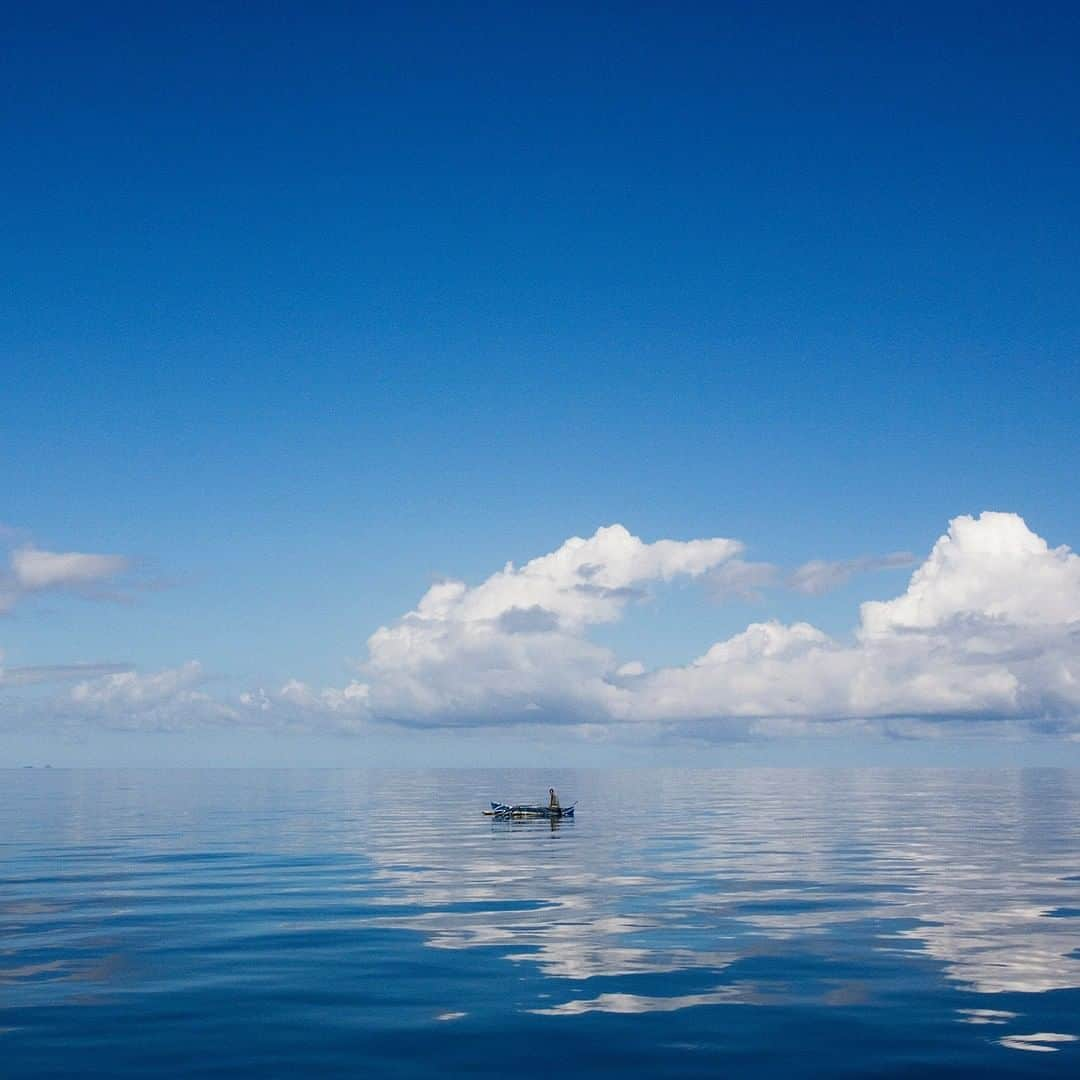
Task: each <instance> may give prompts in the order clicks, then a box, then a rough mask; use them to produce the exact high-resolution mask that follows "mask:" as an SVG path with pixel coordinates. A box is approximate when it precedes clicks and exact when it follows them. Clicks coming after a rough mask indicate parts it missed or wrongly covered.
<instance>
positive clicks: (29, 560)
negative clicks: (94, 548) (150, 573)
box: [0, 543, 131, 612]
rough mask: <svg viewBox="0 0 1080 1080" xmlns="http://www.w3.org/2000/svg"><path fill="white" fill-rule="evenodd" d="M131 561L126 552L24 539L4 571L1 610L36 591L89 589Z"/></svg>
mask: <svg viewBox="0 0 1080 1080" xmlns="http://www.w3.org/2000/svg"><path fill="white" fill-rule="evenodd" d="M130 565H131V563H130V560H129V559H127V558H125V557H124V556H123V555H92V554H86V553H84V552H81V551H44V550H43V549H41V548H39V547H35V546H34V544H32V543H24V544H22V545H21V546H19V547H17V548H15V549H14V550H12V551H11V552H10V553H9V555H8V571H7V573H5V574H0V612H4V611H8V610H10V609H11V608H13V607H14V606H15V604H17V603H18V602H19V600H20V599H22V598H23V597H24V596H27V595H30V594H32V593H42V592H48V591H52V590H63V589H68V590H78V591H82V592H87V591H88V590H90V589H92V588H93V587H95V586H97V587H100V586H102V585H104V584H106V583H108V582H111V581H113V580H114V579H115V578H116V577H118V576H119V575H121V574H123V573H124V572H125V571H127V570H128V569H129V568H130Z"/></svg>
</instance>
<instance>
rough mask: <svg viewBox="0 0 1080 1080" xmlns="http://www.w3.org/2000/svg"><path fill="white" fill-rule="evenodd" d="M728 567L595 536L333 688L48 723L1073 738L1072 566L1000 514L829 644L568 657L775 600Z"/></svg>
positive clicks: (1076, 644) (149, 681)
mask: <svg viewBox="0 0 1080 1080" xmlns="http://www.w3.org/2000/svg"><path fill="white" fill-rule="evenodd" d="M742 552H743V545H742V544H741V543H739V542H738V541H735V540H731V539H723V538H713V539H701V540H690V541H676V540H659V541H656V542H655V543H646V542H644V541H642V540H641V539H640V538H638V537H636V536H634V535H633V534H631V533H630V532H629V531H628V530H627V529H625V528H624V527H623V526H621V525H612V526H608V527H605V528H601V529H598V530H597V532H596V533H595V534H594V535H593V536H591V537H589V538H587V539H582V538H579V537H573V538H571V539H569V540H567V541H566V542H565V543H564V544H562V545H561V546H560V547H559V548H558V549H556V550H555V551H553V552H550V553H549V554H547V555H543V556H540V557H538V558H535V559H533V560H531V561H530V562H527V563H526V564H524V565H523V566H521V567H515V566H513V565H512V564H509V563H508V564H507V565H506V566H505V567H504V568H503V569H502V570H500V571H498V572H496V573H494V574H492V575H491V576H490V577H489V578H487V579H486V580H485V581H483V582H481V583H480V584H478V585H474V586H469V585H467V584H466V583H464V582H462V581H456V580H450V581H442V582H439V583H437V584H435V585H433V586H432V587H431V588H430V589H428V591H427V592H426V593H425V594H424V595H423V597H421V599H420V601H419V603H418V604H417V605H416V607H415V608H414V609H413V610H411V611H409V612H407V613H406V614H405V615H403V616H402V617H401V618H399V619H398V620H396V621H395V622H394V623H392V624H390V625H387V626H383V627H380V628H379V629H377V630H376V631H375V632H374V633H373V634H372V635H371V636H370V637H369V639H368V642H367V658H366V660H365V661H364V662H363V663H362V664H360V665H359V670H358V672H357V677H356V678H355V679H354V680H353V681H352V682H351V683H349V684H348V685H347V686H345V687H343V688H331V689H325V690H317V689H315V688H312V687H310V686H308V685H307V684H305V683H303V682H301V681H298V680H290V681H289V682H287V683H286V684H285V685H284V686H282V687H280V688H279V689H277V690H265V689H257V690H252V691H250V692H248V693H245V694H242V695H241V696H240V697H239V698H238V699H235V700H233V701H231V702H224V701H218V700H215V699H214V698H212V697H210V696H209V695H207V694H206V693H205V692H204V691H203V690H202V689H200V686H201V684H202V682H203V681H204V680H205V676H204V674H203V671H202V668H201V667H200V666H199V665H198V664H195V663H193V662H192V663H189V664H187V665H185V666H183V667H182V668H178V669H175V670H172V671H164V672H157V673H151V674H140V673H137V672H127V671H125V672H115V673H111V674H105V675H101V676H100V677H98V678H94V679H87V680H84V681H82V682H79V683H78V684H76V685H75V686H74V687H73V688H71V689H70V690H69V691H68V692H67V693H66V694H65V695H64V696H63V698H62V701H61V702H58V703H57V704H58V705H60V706H61V707H60V710H59V711H60V712H61V713H63V714H65V715H66V716H68V717H69V719H70V718H77V717H84V718H86V719H87V720H92V721H94V722H97V723H102V724H107V725H114V724H115V725H116V726H124V727H127V726H131V727H137V726H149V727H172V726H177V725H178V724H180V723H183V722H190V720H192V719H200V720H203V721H207V720H209V721H213V722H219V723H241V724H257V725H260V726H270V727H281V728H290V727H297V726H299V727H303V728H305V729H331V730H345V731H363V730H366V729H367V728H368V726H369V725H371V724H397V725H402V726H406V727H410V728H419V729H423V728H467V727H468V728H471V727H482V726H490V727H508V726H512V725H523V724H524V725H527V724H536V725H539V724H544V725H563V726H567V725H570V726H576V727H577V728H578V729H580V730H586V729H587V730H589V731H593V732H597V731H599V732H601V733H603V734H604V735H605V736H614V737H618V736H619V734H623V735H625V736H626V737H630V738H634V739H640V738H653V737H657V736H661V735H663V734H665V733H674V734H687V733H692V734H693V735H695V736H698V737H704V738H708V739H731V738H736V739H738V738H753V737H761V736H780V735H786V734H803V733H816V732H828V731H845V732H851V731H874V732H886V733H889V734H893V735H898V736H904V737H923V736H933V735H935V734H940V733H941V732H942V731H950V732H954V731H956V730H964V731H974V730H978V731H980V732H986V731H999V732H1000V731H1008V732H1010V733H1014V734H1015V733H1018V732H1030V731H1040V732H1046V733H1052V734H1058V735H1063V736H1067V737H1071V738H1077V737H1080V557H1078V556H1077V555H1076V554H1074V553H1073V552H1072V551H1070V550H1069V549H1068V548H1067V547H1057V548H1052V547H1050V546H1049V545H1048V544H1047V543H1046V541H1045V540H1043V539H1042V538H1041V537H1039V536H1038V535H1037V534H1035V533H1034V532H1033V531H1032V530H1031V529H1029V528H1028V526H1027V524H1026V523H1025V522H1024V520H1023V519H1022V518H1021V517H1019V516H1018V515H1016V514H1011V513H998V512H989V511H988V512H984V513H983V514H981V515H980V516H978V517H969V516H961V517H957V518H955V519H953V521H951V522H950V524H949V528H948V531H947V532H946V533H945V534H944V535H943V536H941V537H940V538H939V539H938V541H937V542H936V544H935V545H934V547H933V549H932V550H931V552H930V554H929V555H928V556H927V558H926V559H925V560H924V561H923V562H922V563H921V565H919V566H918V567H917V568H916V569H915V571H914V573H913V575H912V577H911V579H910V581H909V584H908V587H907V589H906V590H905V591H904V592H903V593H902V594H901V595H899V596H897V597H895V598H894V599H892V600H885V601H867V602H865V603H863V604H862V605H861V606H860V608H859V615H858V621H857V624H856V626H855V628H854V632H853V634H852V635H851V636H850V638H849V639H847V640H844V641H841V640H838V639H836V638H833V637H831V636H829V635H828V634H826V633H825V632H824V631H822V630H820V629H818V628H817V627H814V626H813V625H811V624H810V623H806V622H797V623H792V624H784V623H781V622H778V621H775V620H765V621H761V622H755V623H752V624H751V625H749V626H748V627H747V628H746V629H745V630H743V631H742V632H741V633H738V634H735V635H734V636H732V637H729V638H727V639H725V640H722V641H718V642H716V643H715V644H714V645H712V646H711V647H710V648H709V649H708V650H706V651H705V652H704V653H703V654H702V655H701V656H698V657H696V658H694V659H692V660H690V661H689V662H688V663H686V664H684V665H681V666H673V667H660V668H653V669H649V668H647V667H646V666H645V664H644V663H642V662H641V661H640V660H638V659H635V658H620V657H618V656H616V655H615V653H614V652H613V651H612V650H611V649H608V648H606V647H603V646H601V645H598V644H596V643H595V642H593V641H591V640H589V637H588V632H589V629H590V628H591V627H593V626H596V625H598V624H603V623H612V622H615V621H617V620H618V619H619V618H621V617H622V615H623V614H624V612H625V610H626V609H627V607H628V605H631V604H633V603H635V602H637V601H639V600H640V599H641V598H643V597H644V596H646V595H647V593H648V590H649V589H650V588H654V587H655V586H656V585H658V584H660V583H664V582H670V581H673V580H676V579H686V580H690V581H697V582H700V583H701V584H702V585H703V586H705V588H706V589H710V590H712V591H713V592H714V594H715V593H716V592H717V591H720V592H721V593H723V592H725V591H726V592H728V593H735V594H737V595H742V596H746V595H750V594H754V593H757V592H758V590H759V589H761V588H765V587H769V586H771V585H774V584H776V582H777V581H778V580H779V577H778V575H777V574H774V573H773V572H772V571H771V570H768V569H765V568H767V567H769V564H763V563H746V562H742V561H741V559H740V558H739V556H740V555H741V554H742ZM910 558H911V557H910V556H908V555H907V554H906V553H898V554H894V555H890V556H885V557H883V558H880V559H873V558H864V559H859V560H852V561H850V562H847V563H825V562H815V563H807V564H804V566H803V567H801V568H800V569H799V570H798V571H796V572H795V574H794V575H792V576H791V577H789V578H788V579H787V583H788V585H789V587H792V588H796V589H799V590H800V591H803V592H806V593H809V594H816V593H818V592H820V591H823V590H824V589H825V588H828V587H831V586H832V585H834V584H836V583H838V582H842V581H845V580H847V579H848V578H849V577H850V576H851V575H852V574H855V573H861V572H867V571H869V570H872V569H879V568H883V567H886V566H898V565H901V564H904V563H906V562H908V561H910ZM807 567H809V568H810V569H807ZM185 718H186V719H185Z"/></svg>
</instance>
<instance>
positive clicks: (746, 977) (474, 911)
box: [0, 769, 1080, 1078]
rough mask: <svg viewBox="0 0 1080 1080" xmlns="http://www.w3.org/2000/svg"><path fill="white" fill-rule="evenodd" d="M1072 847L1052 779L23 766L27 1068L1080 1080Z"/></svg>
mask: <svg viewBox="0 0 1080 1080" xmlns="http://www.w3.org/2000/svg"><path fill="white" fill-rule="evenodd" d="M550 784H555V785H556V786H557V787H558V789H559V791H560V794H561V796H562V797H563V801H564V803H566V802H570V801H573V800H574V799H577V800H579V809H578V814H579V816H578V818H577V820H576V821H574V822H564V823H561V824H554V825H553V824H551V823H548V822H513V823H508V822H494V821H492V820H490V819H487V818H484V817H483V816H481V813H480V810H481V808H482V807H484V806H485V805H486V804H487V801H488V800H489V799H493V798H494V799H507V800H510V799H513V800H525V799H528V800H532V801H535V800H538V799H541V798H542V797H543V794H544V792H545V791H546V790H547V788H548V786H549V785H550ZM1078 822H1080V773H1077V772H1068V771H1057V770H1015V771H1008V770H1006V771H994V772H959V771H956V772H954V771H919V770H903V771H889V770H880V771H876V770H865V771H859V770H855V771H827V770H824V771H805V772H803V771H796V770H776V771H772V770H740V771H730V772H725V771H709V772H684V771H640V772H593V771H582V772H573V771H561V772H547V773H540V772H535V773H534V772H526V771H497V770H492V771H477V772H464V771H446V772H439V771H433V772H412V773H391V772H374V771H373V772H363V771H359V772H351V771H299V770H298V771H279V772H254V771H236V772H233V771H205V772H182V771H178V772H124V771H121V772H99V771H86V772H80V771H72V772H68V771H59V770H55V771H43V770H36V769H35V770H13V771H7V772H0V1074H2V1075H4V1076H5V1077H15V1076H49V1075H53V1076H61V1075H71V1074H73V1073H79V1074H82V1075H102V1076H106V1075H107V1076H123V1075H132V1076H134V1075H145V1074H147V1073H148V1072H154V1073H158V1074H167V1075H177V1076H190V1075H194V1074H198V1075H208V1074H222V1075H224V1074H229V1075H238V1074H240V1075H244V1074H246V1075H258V1076H267V1075H298V1074H301V1073H312V1074H329V1075H335V1074H364V1073H366V1074H367V1075H376V1076H382V1075H386V1076H390V1075H393V1076H406V1077H409V1076H417V1077H419V1076H424V1077H426V1076H431V1075H433V1074H436V1073H439V1074H443V1075H447V1074H449V1075H470V1076H513V1077H532V1076H543V1077H547V1078H554V1077H573V1076H590V1077H595V1076H600V1077H603V1076H608V1075H612V1076H614V1075H618V1076H620V1077H621V1076H625V1075H626V1073H627V1070H636V1071H637V1072H639V1073H642V1074H645V1075H664V1076H717V1075H754V1076H784V1077H788V1076H845V1075H850V1076H856V1075H868V1074H869V1075H875V1076H886V1075H897V1076H901V1075H916V1074H918V1075H929V1074H941V1075H965V1074H971V1075H976V1074H977V1075H1027V1074H1037V1075H1053V1076H1062V1077H1071V1076H1078V1075H1080V1042H1078V1041H1077V1037H1078V1036H1080V825H1078Z"/></svg>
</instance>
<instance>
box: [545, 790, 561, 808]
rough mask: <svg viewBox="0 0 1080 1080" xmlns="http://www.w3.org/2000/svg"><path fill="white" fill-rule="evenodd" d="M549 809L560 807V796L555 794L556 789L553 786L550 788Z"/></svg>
mask: <svg viewBox="0 0 1080 1080" xmlns="http://www.w3.org/2000/svg"><path fill="white" fill-rule="evenodd" d="M548 809H549V810H558V809H559V796H558V795H556V794H555V789H554V788H553V787H549V788H548Z"/></svg>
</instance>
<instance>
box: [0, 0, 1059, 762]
mask: <svg viewBox="0 0 1080 1080" xmlns="http://www.w3.org/2000/svg"><path fill="white" fill-rule="evenodd" d="M4 38H5V40H4V42H3V44H2V45H0V48H2V50H3V54H2V55H3V69H4V72H5V88H6V91H7V92H6V93H5V95H4V108H3V111H2V112H0V123H2V125H3V134H4V145H5V147H6V148H7V150H8V154H7V155H6V158H7V160H6V163H5V177H4V198H3V200H2V201H0V228H2V232H0V234H2V235H3V237H4V240H3V243H2V244H0V260H2V273H3V280H4V282H5V286H6V287H5V288H4V290H2V292H0V365H2V369H3V370H2V384H0V483H2V486H0V490H2V491H3V494H4V499H3V502H2V504H0V523H2V525H3V529H2V531H0V764H5V763H7V764H15V763H18V762H21V761H22V760H24V759H28V760H46V759H48V760H54V761H60V760H63V761H67V762H69V763H74V762H77V761H79V760H81V755H85V758H86V760H88V761H89V760H92V761H93V762H94V763H104V762H105V761H117V762H119V763H123V762H125V761H132V762H141V763H144V762H147V761H152V760H186V759H187V758H190V759H191V760H197V759H198V758H199V753H200V749H199V748H200V747H205V746H207V745H210V743H208V741H207V740H208V739H210V742H212V743H213V745H214V746H215V748H216V749H215V754H218V755H219V757H220V758H221V759H222V760H225V761H226V762H235V763H243V762H244V761H245V760H246V759H247V758H248V756H249V755H250V756H251V758H252V759H258V760H259V761H263V762H271V761H282V762H285V761H288V760H290V759H291V756H292V755H294V754H295V753H297V752H298V751H297V750H296V748H297V747H299V746H301V745H303V746H304V747H305V749H304V752H303V753H304V756H305V760H309V761H321V760H323V758H325V759H326V762H327V763H333V762H335V761H338V760H341V759H342V757H343V756H344V758H345V760H348V761H349V762H353V763H357V764H360V763H363V761H364V760H367V757H366V755H367V754H368V748H369V747H376V746H377V747H378V748H379V749H378V753H377V754H375V753H372V755H371V756H372V759H375V758H378V759H379V760H387V761H392V760H399V759H400V760H402V761H413V760H417V761H419V760H425V757H428V758H430V757H432V756H434V757H436V758H438V759H439V760H444V759H446V757H447V755H449V756H450V757H453V756H454V755H455V754H457V755H458V756H459V757H460V758H461V759H462V763H464V762H466V761H469V760H477V759H480V760H482V759H484V756H485V755H487V754H490V753H492V752H493V751H492V750H491V747H492V746H493V745H494V746H497V747H503V746H505V747H508V748H510V749H507V750H506V751H505V752H506V753H507V754H508V755H510V756H513V753H516V752H517V751H516V750H514V749H513V747H518V748H519V749H522V748H523V752H525V753H532V752H536V753H538V754H544V753H548V754H551V755H553V756H554V757H559V758H560V759H561V760H566V761H568V762H569V763H573V761H575V760H578V761H583V762H585V761H588V762H592V761H598V760H605V755H606V754H608V753H609V750H610V753H611V754H613V755H615V756H618V754H619V753H624V752H625V753H626V754H629V755H631V756H633V755H635V754H636V755H638V758H635V760H637V759H643V758H647V757H648V756H649V755H651V754H654V753H655V754H656V755H657V756H659V757H662V756H663V755H664V754H665V753H667V752H668V751H669V750H670V752H671V753H673V754H674V753H676V751H675V750H671V749H670V748H672V747H679V748H681V749H679V750H678V753H686V754H691V755H692V754H693V753H694V752H696V751H694V750H693V749H687V748H688V747H691V748H692V747H693V746H694V745H696V744H695V743H694V742H693V741H688V740H696V739H701V738H703V739H704V740H705V742H706V744H707V745H709V746H721V747H727V746H729V745H730V744H731V740H733V739H734V740H744V741H749V742H752V743H754V745H755V747H757V746H758V744H759V743H760V744H761V745H762V746H764V747H765V749H754V750H753V753H754V754H756V755H759V757H760V759H761V760H765V761H768V760H773V759H775V760H781V759H783V758H784V755H790V754H791V753H792V751H791V750H790V747H791V746H792V745H796V743H797V744H798V745H799V746H800V747H801V746H802V745H803V742H804V741H806V740H809V742H810V743H811V744H813V745H815V746H819V745H821V742H822V739H823V738H824V736H823V735H822V732H823V731H824V732H825V733H826V735H828V737H827V738H824V741H825V742H827V743H828V745H829V749H828V750H825V751H821V753H822V754H823V755H824V756H825V757H829V756H830V755H833V754H834V753H836V752H837V751H836V750H835V749H834V747H835V746H838V745H841V744H843V745H844V746H849V745H853V744H857V743H858V742H859V740H864V741H865V740H870V739H892V740H894V741H897V740H900V739H903V740H905V742H906V741H913V740H914V741H918V742H919V749H918V751H913V753H917V754H918V755H920V760H930V761H933V760H937V759H939V758H940V760H943V761H944V760H946V759H948V760H950V761H951V760H954V759H962V758H963V755H964V754H965V753H966V752H967V751H966V750H965V749H964V748H965V747H974V746H975V745H976V743H978V742H979V741H980V740H983V741H985V740H989V741H991V742H994V741H995V740H997V742H995V745H1005V744H1004V743H1003V742H1001V740H1002V739H1004V738H1007V739H1009V740H1017V741H1018V742H1017V743H1016V744H1015V745H1018V744H1019V742H1025V741H1027V742H1030V741H1032V740H1034V741H1035V742H1040V744H1041V745H1052V746H1053V747H1054V748H1055V749H1054V750H1053V751H1052V753H1054V754H1057V753H1061V754H1072V755H1073V756H1074V757H1075V756H1077V750H1076V746H1077V745H1078V744H1077V743H1076V741H1075V738H1076V732H1077V731H1078V730H1080V724H1078V723H1077V717H1080V690H1078V689H1077V686H1080V660H1078V651H1080V644H1078V642H1080V636H1078V630H1077V628H1078V626H1080V572H1078V571H1077V566H1078V565H1080V563H1078V562H1077V561H1075V560H1076V557H1075V556H1073V555H1071V553H1070V552H1068V551H1064V550H1062V546H1063V545H1065V546H1070V547H1076V546H1077V545H1078V544H1080V499H1078V498H1077V495H1076V486H1077V485H1076V477H1077V475H1078V474H1080V451H1078V447H1077V434H1076V432H1077V415H1078V414H1080V410H1078V405H1080V401H1078V394H1077V391H1078V364H1077V357H1078V346H1080V324H1078V320H1077V304H1076V297H1077V296H1080V258H1078V256H1080V229H1078V225H1080V208H1078V192H1080V169H1078V166H1080V147H1078V143H1077V139H1076V132H1077V130H1080V87H1078V85H1077V80H1076V78H1075V58H1076V55H1077V53H1078V48H1080V13H1078V12H1077V10H1076V8H1075V6H1072V5H1054V4H1049V5H1041V6H1039V8H1038V9H1037V10H1031V11H1028V10H1020V9H1019V8H1016V9H1012V10H1007V9H1005V8H1004V7H1003V6H996V5H992V6H991V7H990V8H987V7H985V6H977V5H963V4H957V5H949V6H947V8H946V9H944V10H943V9H942V8H941V7H940V6H930V5H918V4H914V5H904V6H903V8H895V9H887V10H886V9H884V8H879V7H876V6H873V5H871V6H870V7H867V6H866V5H847V4H832V5H826V6H825V7H824V8H822V9H819V10H814V11H811V10H809V9H807V8H805V6H803V5H794V4H787V5H785V4H762V5H752V6H751V5H746V6H744V7H738V6H735V5H694V4H675V5H673V6H672V5H669V6H667V7H665V8H663V9H662V10H661V9H646V8H644V7H643V6H640V5H622V4H605V5H594V6H586V7H582V6H581V5H574V6H573V7H572V8H571V7H570V6H568V5H567V6H563V5H555V6H548V7H545V8H535V7H529V6H525V5H515V4H506V5H501V6H493V5H451V6H447V5H433V4H432V5H429V4H405V5H397V6H393V7H386V6H376V5H322V4H315V5H310V4H309V5H284V6H279V7H277V8H275V9H274V10H273V11H259V12H252V11H251V10H250V9H244V8H242V7H241V6H239V5H224V6H223V5H214V6H210V5H200V4H194V5H186V6H185V7H184V8H183V9H182V10H180V9H176V10H170V11H166V10H164V9H160V8H157V7H154V6H151V7H146V6H145V5H144V6H137V5H110V4H104V5H99V6H96V7H94V8H93V9H89V8H86V7H85V6H74V5H72V6H67V5H56V6H53V7H49V8H38V9H25V10H20V11H15V12H12V13H10V14H9V16H8V24H7V25H6V27H5V35H4ZM984 511H990V512H991V513H990V514H984V513H983V512H984ZM979 515H983V516H982V517H980V516H979ZM951 522H952V523H953V525H950V523H951ZM616 525H618V526H620V527H621V528H619V529H615V528H614V526H616ZM598 530H603V531H600V532H598ZM573 537H578V538H581V539H582V542H583V543H584V545H585V546H584V547H581V546H580V545H575V544H569V545H567V541H568V540H569V539H570V538H573ZM661 541H667V542H668V543H658V542H661ZM935 545H937V546H935ZM536 559H541V560H546V561H542V562H540V563H537V564H533V563H530V560H536ZM508 561H509V562H512V563H513V564H514V568H513V570H512V571H510V572H505V571H503V567H504V565H505V564H506V563H507V562H508ZM530 566H532V569H531V570H530V569H529V567H530ZM913 573H914V574H915V579H914V580H913V579H912V575H913ZM455 583H461V584H455ZM422 598H423V599H422ZM868 601H869V602H881V603H880V604H878V605H877V606H873V605H872V606H871V607H870V608H869V609H867V608H862V607H860V605H862V604H863V603H864V602H868ZM755 627H756V628H759V629H754V628H755ZM380 628H382V629H380ZM373 635H374V636H373ZM890 702H891V703H892V705H891V706H890ZM208 732H211V733H213V734H212V738H211V736H209V735H208V734H207V733H208ZM829 733H831V734H829ZM837 733H840V734H837ZM972 733H974V734H972ZM343 734H347V735H348V736H349V740H345V739H343ZM148 740H149V741H148ZM215 740H216V741H215ZM793 740H795V742H793ZM815 740H817V741H816V742H815ZM1070 740H1072V741H1070ZM5 744H6V746H5ZM740 744H741V743H740ZM781 744H783V745H781ZM1008 745H1009V746H1013V745H1014V743H1012V742H1010V743H1009V744H1008ZM783 746H787V747H788V749H784V748H783ZM935 746H938V747H940V749H939V750H935V749H934V747H935ZM612 747H615V748H616V749H611V748H612ZM620 747H621V748H622V749H617V748H620ZM770 747H771V748H772V749H769V748H770ZM957 747H959V748H960V749H957ZM665 748H667V749H665ZM721 752H723V753H727V752H728V751H727V750H722V751H717V753H721ZM801 752H802V751H801V750H800V753H801ZM981 752H982V751H976V750H973V751H972V753H973V755H974V756H975V757H977V756H978V754H979V753H981ZM995 752H996V751H995ZM1011 752H1012V751H1011V750H1006V751H1002V753H1011ZM935 754H937V755H939V758H935ZM770 755H772V756H770Z"/></svg>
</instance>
